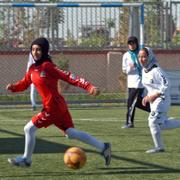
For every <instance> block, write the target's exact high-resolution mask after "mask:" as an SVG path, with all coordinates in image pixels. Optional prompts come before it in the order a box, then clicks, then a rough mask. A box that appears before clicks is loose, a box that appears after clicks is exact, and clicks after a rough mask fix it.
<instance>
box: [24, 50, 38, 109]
mask: <svg viewBox="0 0 180 180" xmlns="http://www.w3.org/2000/svg"><path fill="white" fill-rule="evenodd" d="M34 63H35V61H34V59H33V57H32V55H31V53H29V57H28V63H27V70H26V72H28V71H29V68H30V67H31V65H32V64H34ZM36 96H37V91H36V88H35V86H34V84H33V83H32V84H31V85H30V100H31V106H32V110H33V111H36Z"/></svg>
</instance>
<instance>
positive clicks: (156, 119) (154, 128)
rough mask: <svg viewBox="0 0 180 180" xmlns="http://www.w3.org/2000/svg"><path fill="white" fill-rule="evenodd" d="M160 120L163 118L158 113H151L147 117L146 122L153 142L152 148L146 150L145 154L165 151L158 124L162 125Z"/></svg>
mask: <svg viewBox="0 0 180 180" xmlns="http://www.w3.org/2000/svg"><path fill="white" fill-rule="evenodd" d="M162 119H163V117H162V118H161V114H160V113H159V112H155V111H153V112H151V113H150V115H149V118H148V122H149V128H150V132H151V136H152V139H153V142H154V148H152V149H149V150H147V151H146V153H157V152H164V151H165V150H164V144H163V141H162V137H161V128H160V124H162V123H163V120H162Z"/></svg>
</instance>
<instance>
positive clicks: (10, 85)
mask: <svg viewBox="0 0 180 180" xmlns="http://www.w3.org/2000/svg"><path fill="white" fill-rule="evenodd" d="M13 88H14V86H13V84H8V85H7V86H6V90H9V91H12V90H13Z"/></svg>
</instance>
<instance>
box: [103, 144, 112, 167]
mask: <svg viewBox="0 0 180 180" xmlns="http://www.w3.org/2000/svg"><path fill="white" fill-rule="evenodd" d="M104 146H105V147H104V150H103V151H102V153H101V154H102V155H103V156H104V159H105V166H106V167H107V166H109V165H110V162H111V144H110V143H104Z"/></svg>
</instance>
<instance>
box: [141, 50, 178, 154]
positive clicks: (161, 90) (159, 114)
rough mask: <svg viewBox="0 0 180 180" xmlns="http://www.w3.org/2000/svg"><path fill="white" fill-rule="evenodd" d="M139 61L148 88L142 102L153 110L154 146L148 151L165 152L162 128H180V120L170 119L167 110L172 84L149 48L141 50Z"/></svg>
mask: <svg viewBox="0 0 180 180" xmlns="http://www.w3.org/2000/svg"><path fill="white" fill-rule="evenodd" d="M138 58H139V62H140V63H141V65H142V67H143V70H142V84H143V86H144V87H145V88H146V89H147V96H145V97H144V98H143V100H142V104H143V105H144V106H145V105H146V103H150V107H151V112H150V114H149V118H148V124H149V128H150V132H151V135H152V139H153V142H154V148H153V149H150V150H147V151H146V152H147V153H156V152H164V144H163V141H162V137H161V130H165V129H173V128H180V120H169V119H168V117H167V112H168V110H169V107H170V85H169V80H168V78H167V76H166V74H165V72H164V71H163V70H162V69H161V67H159V65H158V64H157V62H154V61H152V60H151V59H150V57H149V52H148V49H147V48H143V49H141V50H140V51H139V55H138Z"/></svg>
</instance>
